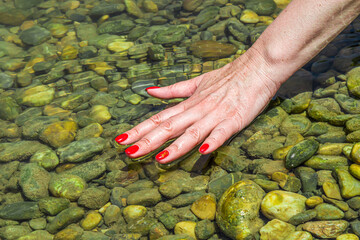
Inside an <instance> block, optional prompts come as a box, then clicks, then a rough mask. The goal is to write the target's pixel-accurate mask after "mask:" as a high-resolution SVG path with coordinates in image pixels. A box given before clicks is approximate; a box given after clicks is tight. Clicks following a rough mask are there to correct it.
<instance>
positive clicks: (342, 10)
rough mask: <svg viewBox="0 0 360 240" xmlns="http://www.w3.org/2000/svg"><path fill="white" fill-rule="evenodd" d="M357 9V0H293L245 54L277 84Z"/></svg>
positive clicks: (303, 61)
mask: <svg viewBox="0 0 360 240" xmlns="http://www.w3.org/2000/svg"><path fill="white" fill-rule="evenodd" d="M359 12H360V1H359V0H316V1H314V0H293V1H292V2H291V3H290V4H289V5H288V6H287V8H286V9H284V10H283V11H282V12H281V14H280V15H279V16H278V17H277V18H276V19H275V21H274V22H273V23H272V24H271V25H270V26H269V27H268V28H267V29H266V30H265V31H264V32H263V34H262V35H261V36H260V37H259V39H258V40H257V41H256V42H255V43H254V45H253V46H252V47H251V48H250V49H249V53H248V55H247V56H244V58H245V59H246V61H247V62H249V64H250V65H251V64H252V63H253V64H254V67H255V68H257V69H258V70H259V71H261V72H262V73H261V74H264V75H265V76H266V78H268V79H271V80H272V81H274V82H275V85H277V86H280V85H281V84H282V83H283V82H285V81H286V80H287V79H288V78H289V77H290V76H291V75H292V74H293V73H294V72H295V71H297V70H298V69H299V68H301V67H302V66H303V65H304V64H305V63H306V62H308V61H309V60H310V59H311V58H313V57H314V56H315V55H316V54H318V53H319V52H320V51H321V50H322V49H323V48H324V47H325V46H326V45H327V44H328V43H329V42H330V41H331V40H332V39H333V38H335V37H336V36H337V35H338V34H339V33H340V32H341V31H342V30H343V29H344V28H345V27H346V26H347V25H348V24H350V23H351V21H352V20H353V19H355V18H356V16H357V15H358V14H359ZM241 62H242V61H241ZM250 68H251V66H250Z"/></svg>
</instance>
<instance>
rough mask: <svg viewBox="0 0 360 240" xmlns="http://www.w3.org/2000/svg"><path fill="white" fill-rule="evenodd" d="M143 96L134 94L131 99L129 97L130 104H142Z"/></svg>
mask: <svg viewBox="0 0 360 240" xmlns="http://www.w3.org/2000/svg"><path fill="white" fill-rule="evenodd" d="M141 99H142V98H141V96H140V95H138V94H132V95H131V96H130V97H129V100H128V102H129V103H131V104H133V105H136V104H139V103H140V102H141Z"/></svg>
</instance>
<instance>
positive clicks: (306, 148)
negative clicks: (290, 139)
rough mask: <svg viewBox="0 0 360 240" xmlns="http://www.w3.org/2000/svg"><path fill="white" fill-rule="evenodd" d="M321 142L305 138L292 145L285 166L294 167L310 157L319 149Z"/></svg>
mask: <svg viewBox="0 0 360 240" xmlns="http://www.w3.org/2000/svg"><path fill="white" fill-rule="evenodd" d="M318 148H319V143H318V142H317V141H315V140H313V139H308V140H304V141H302V142H300V143H298V144H296V145H295V146H294V147H292V148H291V149H290V150H289V152H288V154H287V156H286V160H285V167H286V168H287V169H292V168H295V167H298V166H300V165H301V164H302V163H303V162H305V161H306V160H308V159H310V158H311V157H312V156H313V155H314V154H315V153H316V151H317V150H318Z"/></svg>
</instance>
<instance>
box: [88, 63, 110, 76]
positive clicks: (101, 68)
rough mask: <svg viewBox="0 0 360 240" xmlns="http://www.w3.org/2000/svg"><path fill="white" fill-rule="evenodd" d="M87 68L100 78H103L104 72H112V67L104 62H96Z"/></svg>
mask: <svg viewBox="0 0 360 240" xmlns="http://www.w3.org/2000/svg"><path fill="white" fill-rule="evenodd" d="M89 68H90V69H91V70H93V71H94V72H96V73H97V74H99V75H101V76H104V75H105V74H106V71H113V70H114V67H112V66H110V65H108V64H107V63H106V62H96V63H92V64H89Z"/></svg>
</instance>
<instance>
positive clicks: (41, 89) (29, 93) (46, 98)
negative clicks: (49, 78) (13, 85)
mask: <svg viewBox="0 0 360 240" xmlns="http://www.w3.org/2000/svg"><path fill="white" fill-rule="evenodd" d="M54 96H55V89H54V88H52V87H48V86H46V85H39V86H35V87H28V88H24V89H20V90H18V91H17V99H16V100H17V102H18V103H19V104H21V105H26V106H29V107H40V106H44V105H46V104H49V103H50V102H51V101H52V100H53V99H54Z"/></svg>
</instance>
